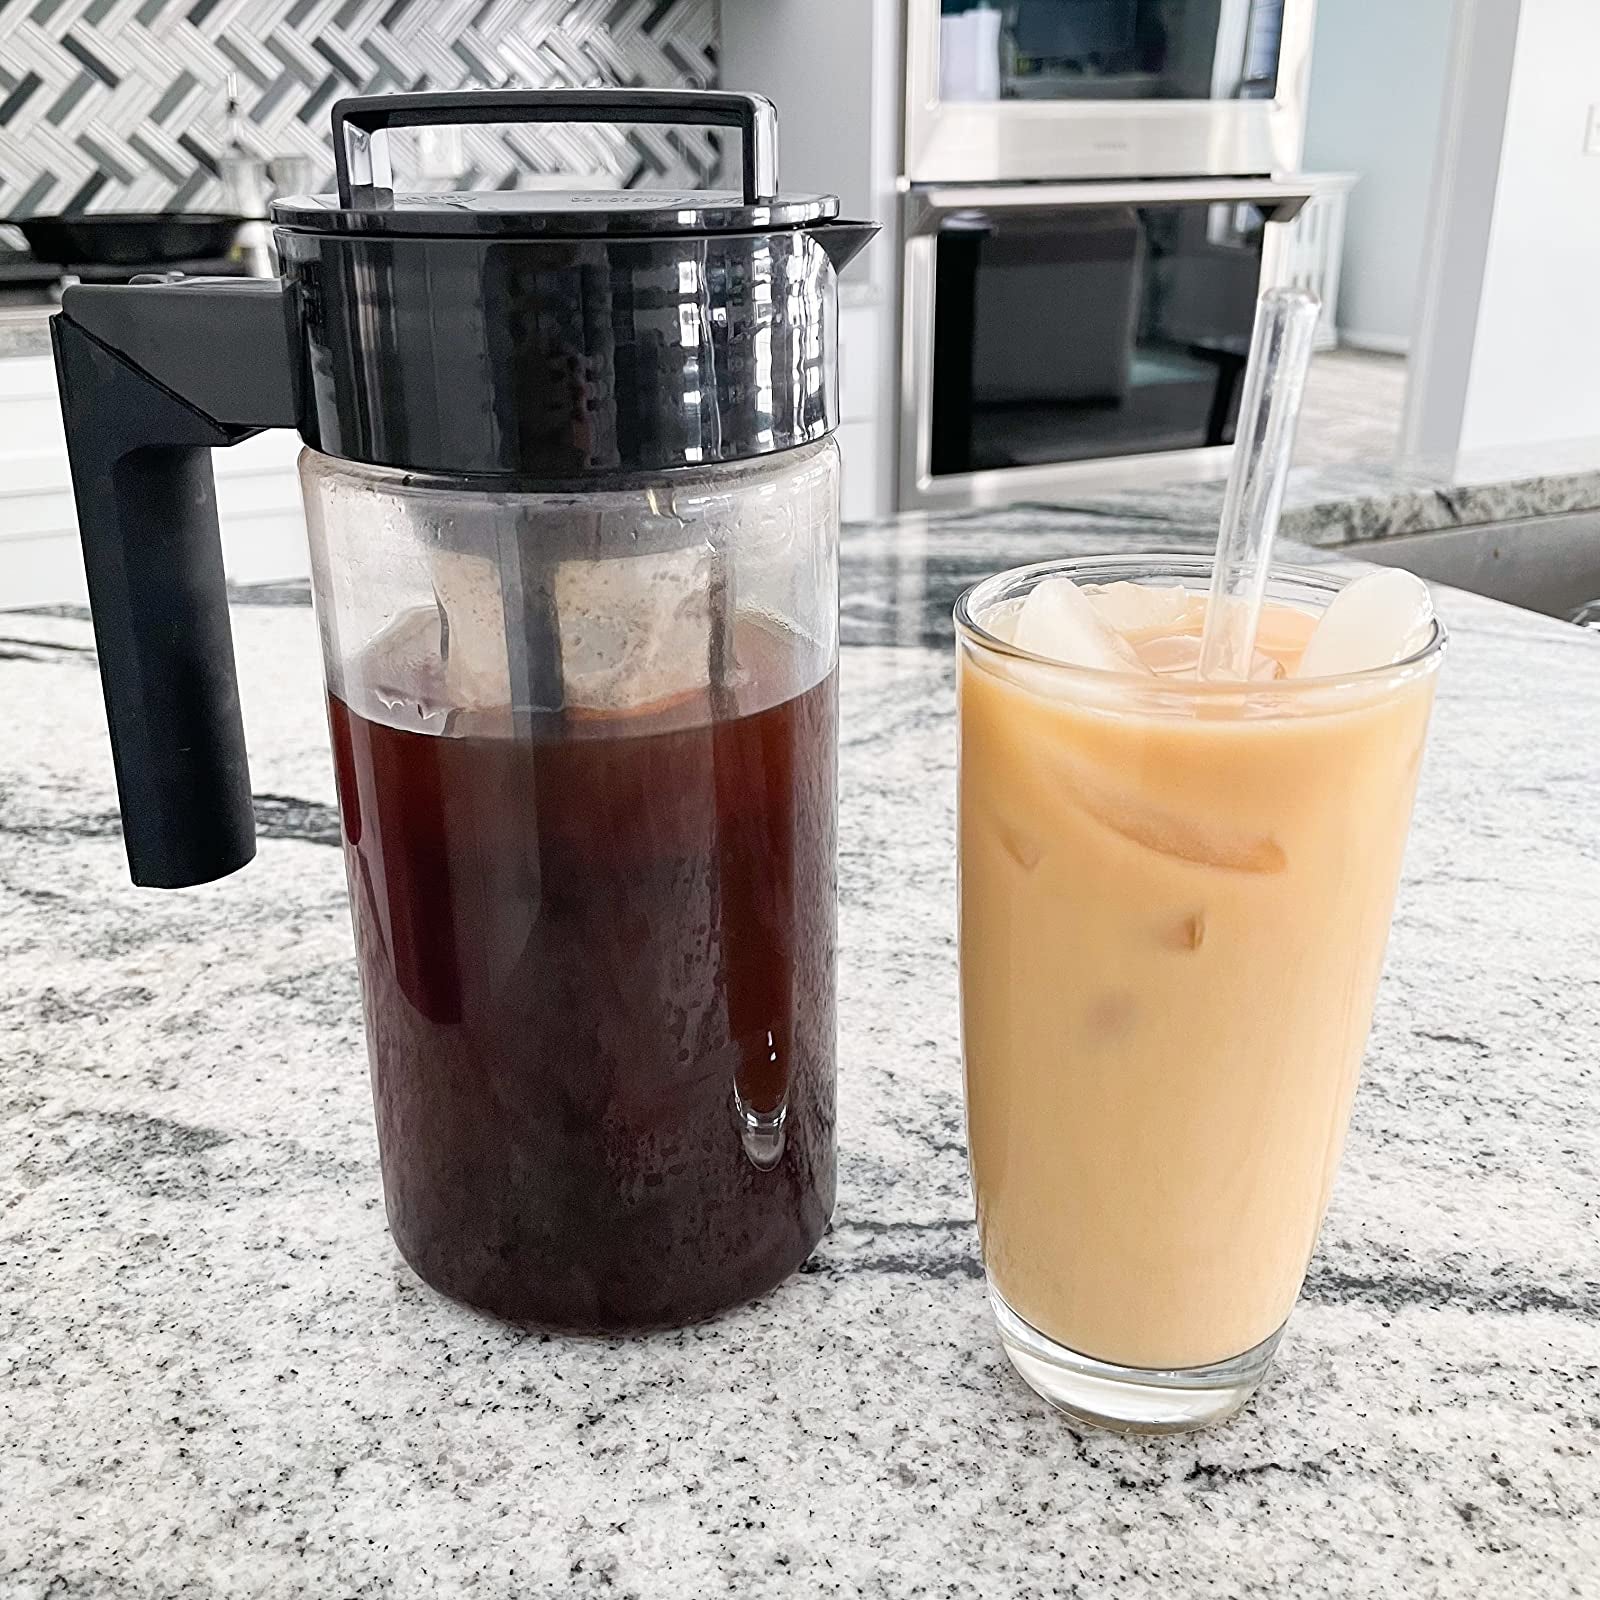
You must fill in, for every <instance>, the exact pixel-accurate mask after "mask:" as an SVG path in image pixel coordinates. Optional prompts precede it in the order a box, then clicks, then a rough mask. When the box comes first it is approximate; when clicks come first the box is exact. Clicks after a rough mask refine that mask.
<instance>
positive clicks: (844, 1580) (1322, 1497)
mask: <svg viewBox="0 0 1600 1600" xmlns="http://www.w3.org/2000/svg"><path fill="white" fill-rule="evenodd" d="M1182 537H1183V536H1182V535H1181V534H1178V533H1174V532H1173V531H1172V530H1170V529H1163V528H1153V527H1152V525H1151V522H1150V521H1149V520H1148V519H1145V520H1137V519H1135V520H1131V521H1129V522H1127V523H1119V522H1118V521H1117V520H1116V519H1115V518H1111V517H1100V518H1097V519H1088V520H1086V519H1083V518H1079V517H1074V516H1072V515H1069V514H1049V513H1043V512H1039V513H1012V514H999V515H987V516H975V517H966V518H955V519H943V520H929V519H908V520H907V521H905V522H903V523H901V524H896V525H886V526H883V527H878V528H873V529H865V530H860V531H857V532H855V533H853V534H851V535H849V536H848V537H847V540H846V559H845V577H844V592H845V605H844V640H845V648H844V659H843V670H842V684H843V722H842V755H843V771H842V797H841V861H840V868H841V872H840V880H841V881H840V931H841V945H840V969H839V970H840V986H841V987H840V997H841V1038H840V1074H839V1079H840V1123H839V1132H840V1142H841V1152H840V1191H839V1204H838V1211H837V1214H836V1216H835V1219H834V1224H833V1227H832V1230H831V1232H830V1233H829V1234H828V1236H827V1237H826V1238H825V1240H824V1241H823V1243H822V1245H821V1247H820V1249H819V1250H818V1252H817V1254H816V1256H815V1257H814V1258H813V1260H812V1261H811V1262H810V1263H809V1264H808V1266H807V1267H806V1268H805V1270H803V1271H802V1272H801V1273H800V1274H798V1275H797V1276H795V1277H794V1278H793V1279H791V1280H790V1281H789V1282H788V1283H787V1284H785V1285H784V1286H783V1287H782V1288H780V1289H779V1290H777V1291H775V1292H774V1293H773V1294H771V1295H769V1296H768V1297H766V1298H765V1299H764V1300H762V1301H760V1302H759V1303H757V1304H754V1305H751V1306H748V1307H746V1308H744V1309H742V1310H739V1311H736V1312H733V1313H731V1314H729V1315H727V1316H725V1317H723V1318H721V1319H720V1320H718V1321H716V1322H713V1323H711V1324H708V1325H705V1326H701V1327H697V1328H693V1329H689V1330H687V1331H684V1332H680V1333H673V1334H666V1335H660V1336H655V1337H651V1338H647V1339H636V1340H616V1341H613V1340H578V1339H550V1338H540V1337H529V1336H524V1335H520V1334H518V1333H515V1332H512V1331H509V1330H507V1329H506V1328H503V1327H501V1326H499V1325H497V1324H495V1323H493V1322H490V1321H488V1320H485V1319H483V1318H481V1317H478V1316H475V1315H472V1314H470V1313H468V1312H466V1311H463V1310H461V1309H459V1308H458V1307H456V1306H454V1305H452V1304H449V1303H447V1302H446V1301H444V1300H441V1299H440V1298H438V1297H437V1296H435V1295H434V1294H432V1293H431V1292H429V1291H428V1290H426V1289H424V1288H423V1287H422V1286H421V1285H420V1284H419V1283H418V1282H417V1280H416V1279H415V1278H414V1277H413V1276H412V1275H411V1274H410V1272H409V1271H408V1270H407V1269H406V1268H405V1267H404V1266H403V1265H402V1264H401V1263H400V1261H399V1259H398V1257H397V1256H396V1254H395V1252H394V1250H393V1248H392V1246H391V1245H390V1243H389V1241H388V1238H387V1236H386V1234H385V1231H384V1222H383V1210H382V1204H381V1201H380V1198H379V1186H378V1170H377V1160H376V1153H375V1148H374V1140H373V1129H372V1112H371V1104H370V1100H369V1096H368V1090H367V1075H366V1064H365V1059H364V1053H363V1046H362V1037H361V1021H360V1010H359V1004H358V999H357V993H356V981H355V973H354V970H353V966H352V960H351V939H350V929H349V922H348V916H347V911H346V906H345V890H344V877H343V871H342V867H341V864H340V857H339V852H338V850H337V848H334V846H335V845H336V841H337V819H336V816H335V813H334V811H333V809H332V804H331V802H332V798H333V784H332V776H331V771H330V762H329V757H328V752H327V748H326V742H325V739H326V735H325V729H324V721H323V711H322V704H321V697H320V680H319V666H318V651H317V640H316V630H315V627H314V624H313V620H312V616H311V613H310V611H309V610H308V609H306V606H305V596H304V593H303V591H302V590H300V589H299V588H298V587H295V586H284V587H279V588H275V589H265V590H259V591H254V592H250V593H248V594H245V595H242V596H241V597H240V603H239V605H238V606H237V608H236V611H235V615H234V628H235V636H236V640H237V646H238V656H239V668H240V682H241V685H242V693H243V700H244V707H245V715H246V722H247V725H248V731H249V737H250V747H251V755H252V762H253V771H254V781H255V786H256V789H257V805H258V809H259V814H260V819H261V833H262V841H261V849H260V855H259V858H258V859H257V861H256V862H255V863H254V864H253V865H252V866H251V867H250V868H248V869H247V870H246V871H244V872H243V873H241V874H239V875H237V876H235V877H233V878H230V879H228V880H226V881H224V882H222V883H218V884H214V885H211V886H209V887H207V888H204V889H199V890H194V891H191V892H188V893H184V894H181V895H179V894H160V893H155V892H150V891H140V890H135V889H133V888H132V887H130V885H129V884H128V882H127V880H126V877H125V875H124V871H123V861H122V851H121V846H120V842H119V840H118V837H117V829H116V821H115V816H114V811H113V804H114V802H113V795H112V788H111V774H110V762H109V760H108V756H107V750H106V746H105V739H104V728H103V723H102V717H101V711H100V696H99V687H98V683H97V679H96V673H95V671H94V666H93V654H92V639H91V635H90V630H89V627H88V624H87V622H86V621H85V620H84V619H83V618H82V616H81V614H79V613H75V612H72V611H71V610H65V611H62V610H58V611H56V612H54V613H43V612H34V613H11V614H9V615H6V616H4V617H0V636H3V637H0V684H3V685H4V687H5V692H6V700H7V705H8V719H7V720H8V731H7V737H6V739H5V740H4V742H3V744H0V896H3V904H4V911H3V915H0V957H3V961H4V971H5V974H6V982H5V984H4V986H3V988H0V1016H3V1037H4V1039H5V1046H4V1051H3V1055H0V1419H3V1426H0V1504H3V1505H4V1508H5V1514H4V1516H3V1518H0V1594H4V1595H5V1596H7V1597H8V1600H10V1597H17V1600H43V1597H45V1596H50V1597H55V1596H62V1597H68V1596H112V1595H115V1596H118V1597H123V1600H132V1597H142V1596H151V1597H156V1596H159V1597H161V1600H183V1597H194V1600H199V1597H207V1600H209V1597H213V1596H219V1595H227V1596H230V1597H232V1596H273V1597H275V1600H281V1597H285V1596H298V1595H306V1596H318V1597H335V1596H361V1597H366V1596H380V1595H381V1596H396V1597H407V1596H436V1595H457V1594H474V1595H485V1596H512V1595H517V1596H524V1595H535V1594H537V1595H561V1596H600V1595H606V1596H618V1597H621V1596H639V1597H646V1596H656V1595H662V1596H672V1597H677V1600H686V1597H695V1600H698V1597H702V1596H721V1595H729V1596H732V1595H739V1596H768V1595H771V1596H779V1595H782V1596H788V1595H795V1596H807V1597H810V1596H853V1595H864V1596H879V1597H899V1596H942V1597H965V1596H977V1595H980V1594H1017V1595H1023V1594H1026V1595H1029V1596H1033V1595H1039V1596H1062V1597H1065V1596H1091V1595H1100V1594H1116V1595H1118V1596H1120V1597H1126V1600H1141V1597H1149V1600H1156V1597H1160V1600H1172V1597H1176V1596H1187V1595H1209V1596H1234V1597H1238V1596H1267V1595H1283V1594H1294V1595H1297V1596H1301V1597H1319V1596H1336V1595H1337V1596H1343V1595H1351V1594H1359V1595H1364V1596H1390V1597H1395V1600H1399V1597H1407V1600H1419V1597H1430V1596H1441V1597H1442V1596H1450V1597H1455V1596H1461V1595H1483V1596H1494V1597H1497V1600H1498V1597H1506V1596H1512V1595H1539V1596H1541V1597H1545V1600H1553V1597H1559V1596H1582V1595H1588V1596H1593V1595H1595V1594H1596V1593H1597V1592H1600V1402H1597V1399H1596V1394H1597V1390H1600V1281H1597V1279H1600V1267H1597V1250H1596V1246H1597V1243H1600V1227H1597V1207H1600V1132H1597V1129H1600V1119H1597V1117H1596V1115H1595V1110H1596V1091H1597V1078H1596V1068H1595V1063H1596V1061H1597V1060H1600V920H1597V918H1596V914H1595V907H1596V905H1597V904H1600V852H1597V848H1596V844H1595V830H1594V817H1595V796H1596V795H1597V794H1600V746H1597V744H1596V741H1595V739H1594V729H1595V727H1596V726H1597V725H1600V640H1596V639H1595V638H1594V637H1593V636H1592V635H1588V634H1585V633H1584V632H1582V631H1580V630H1578V629H1575V628H1570V627H1566V626H1564V625H1562V624H1559V623H1556V622H1552V621H1548V620H1545V619H1543V618H1538V617H1534V616H1531V615H1528V614H1525V613H1521V612H1517V611H1512V610H1509V609H1507V608H1505V607H1503V606H1499V605H1497V604H1495V603H1493V602H1490V601H1485V600H1480V599H1477V598H1474V597H1471V596H1465V595H1459V594H1453V593H1451V594H1446V595H1445V596H1444V597H1443V609H1444V612H1445V615H1446V616H1447V618H1448V620H1449V622H1450V624H1451V626H1452V629H1453V631H1454V635H1455V637H1454V641H1453V644H1452V647H1451V651H1450V655H1449V657H1448V659H1447V660H1446V663H1445V667H1444V673H1443V678H1442V682H1441V685H1440V690H1439V700H1438V711H1437V716H1436V719H1435V725H1434V730H1433V737H1432V745H1431V752H1430V754H1429V757H1428V761H1427V765H1426V768H1425V771H1424V775H1423V779H1422V791H1421V797H1420V800H1419V804H1418V814H1417V821H1416V826H1415V830H1414V834H1413V837H1412V841H1411V847H1410V852H1409V855H1408V857H1407V865H1406V873H1405V883H1404V887H1403V889H1402V892H1401V896H1400V905H1399V911H1398V915H1397V918H1396V922H1395V928H1394V935H1393V940H1392V945H1391V951H1390V959H1389V964H1388V971H1387V976H1386V977H1385V980H1384V984H1383V989H1382V993H1381V996H1380V999H1379V1002H1378V1007H1377V1017H1376V1022H1375V1025H1374V1029H1373V1034H1372V1041H1371V1047H1370V1050H1369V1054H1368V1066H1367V1075H1366V1081H1365V1084H1364V1086H1363V1089H1362V1092H1361V1096H1360V1099H1359V1101H1358V1104H1357V1108H1356V1113H1355V1122H1354V1127H1353V1130H1352V1134H1351V1138H1350V1146H1349V1151H1348V1155H1347V1157H1346V1159H1345V1163H1344V1168H1343V1173H1342V1176H1341V1178H1340V1181H1339V1184H1338V1188H1337V1191H1336V1193H1335V1196H1334V1200H1333V1206H1332V1211H1331V1213H1330V1215H1329V1218H1328V1222H1327V1226H1326V1227H1325V1229H1324V1231H1323V1237H1322V1242H1321V1246H1320V1249H1319V1251H1318V1253H1317V1257H1316V1260H1315V1261H1314V1263H1313V1265H1312V1268H1311V1274H1310V1278H1309V1281H1308V1283H1307V1286H1306V1292H1305V1296H1304V1299H1303V1302H1302V1304H1301V1306H1300V1308H1299V1310H1298V1312H1297V1313H1296V1315H1295V1317H1294V1319H1293V1320H1292V1321H1291V1323H1290V1328H1289V1333H1288V1336H1287V1338H1286V1340H1285V1342H1284V1345H1283V1348H1282V1350H1281V1352H1280V1354H1279V1357H1278V1360H1277V1364H1276V1368H1275V1371H1274V1373H1273V1375H1272V1376H1271V1377H1269V1379H1268V1381H1267V1383H1266V1385H1265V1387H1264V1389H1263V1390H1262V1392H1261V1393H1260V1395H1259V1396H1258V1397H1257V1398H1256V1400H1255V1401H1254V1403H1253V1404H1252V1405H1251V1406H1250V1408H1249V1410H1248V1411H1247V1412H1246V1413H1245V1414H1244V1415H1243V1416H1242V1417H1241V1418H1240V1419H1239V1420H1238V1421H1236V1422H1234V1423H1233V1424H1231V1425H1229V1426H1228V1427H1226V1428H1224V1429H1222V1430H1220V1431H1217V1432H1214V1433H1211V1434H1206V1435H1201V1436H1197V1437H1187V1438H1178V1439H1171V1440H1164V1441H1140V1440H1126V1439H1119V1438H1115V1437H1111V1436H1109V1435H1105V1434H1098V1433H1091V1432H1079V1431H1076V1430H1074V1429H1073V1428H1071V1427H1069V1426H1068V1425H1067V1424H1066V1423H1065V1422H1064V1421H1063V1420H1062V1419H1061V1418H1060V1417H1059V1416H1057V1415H1055V1414H1054V1413H1052V1412H1050V1411H1049V1410H1048V1409H1046V1407H1045V1406H1044V1405H1043V1403H1042V1402H1040V1401H1038V1400H1037V1399H1036V1398H1035V1397H1034V1396H1033V1395H1032V1394H1031V1393H1030V1391H1028V1390H1027V1389H1026V1388H1025V1387H1024V1386H1023V1385H1022V1383H1021V1382H1020V1381H1019V1380H1018V1379H1017V1378H1016V1377H1015V1376H1014V1375H1013V1374H1012V1373H1011V1371H1010V1370H1009V1368H1008V1367H1007V1365H1006V1363H1005V1361H1004V1358H1003V1357H1002V1355H1001V1353H1000V1350H999V1348H998V1346H997V1344H996V1342H995V1339H994V1336H993V1334H992V1332H991V1329H990V1326H989V1321H988V1312H987V1308H986V1306H985V1303H984V1296H983V1290H982V1282H981V1277H980V1269H979V1265H978V1261H977V1255H976V1249H975V1243H974V1236H973V1228H972V1212H971V1203H970V1199H969V1196H968V1189H967V1180H966V1172H965V1157H964V1149H963V1140H962V1120H961V1091H960V1068H959V1059H958V1051H957V1026H956V972H955V947H954V926H953V924H954V857H953V845H952V822H953V798H954V796H953V782H952V759H953V753H954V711H953V701H952V660H951V650H950V640H949V626H948V620H947V619H948V613H949V605H950V602H951V600H952V598H953V596H954V594H955V592H956V590H957V588H958V587H960V586H961V585H963V584H964V583H965V582H967V581H968V580H969V579H971V578H972V577H974V576H976V575H978V574H980V573H983V572H986V571H991V570H993V569H995V568H998V567H1001V566H1004V565H1008V564H1011V563H1014V562H1017V561H1020V560H1025V559H1034V558H1038V557H1040V556H1042V555H1045V554H1049V553H1062V552H1073V551H1082V550H1088V549H1095V548H1100V549H1104V548H1114V547H1125V548H1139V547H1145V548H1148V547H1150V546H1151V545H1160V546H1165V545H1171V544H1173V543H1175V542H1182Z"/></svg>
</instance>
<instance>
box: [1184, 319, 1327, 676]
mask: <svg viewBox="0 0 1600 1600" xmlns="http://www.w3.org/2000/svg"><path fill="white" fill-rule="evenodd" d="M1321 308H1322V303H1321V301H1319V300H1318V299H1317V297H1316V296H1315V295H1314V294H1311V293H1309V292H1308V291H1306V290H1304V289H1269V290H1268V291H1267V292H1266V293H1265V294H1264V295H1262V297H1261V299H1260V300H1259V301H1258V302H1257V304H1256V325H1255V331H1254V332H1253V333H1252V334H1251V336H1250V360H1249V363H1248V365H1247V366H1246V368H1245V378H1244V399H1243V400H1242V401H1241V403H1240V406H1239V426H1238V429H1237V431H1236V433H1235V443H1234V447H1233V470H1232V471H1231V472H1230V473H1229V474H1228V488H1227V492H1226V493H1225V494H1224V495H1223V498H1222V525H1221V527H1220V528H1219V529H1218V531H1217V557H1216V562H1215V564H1214V565H1213V567H1212V569H1211V603H1210V604H1209V605H1208V606H1207V607H1206V626H1205V633H1204V635H1203V636H1202V638H1201V642H1200V676H1201V677H1202V678H1218V679H1230V678H1231V679H1239V680H1241V681H1242V680H1244V679H1246V678H1248V677H1249V676H1250V662H1251V658H1252V656H1253V655H1254V653H1255V647H1256V625H1257V624H1258V623H1259V622H1260V620H1261V597H1262V595H1263V594H1264V593H1265V591H1266V587H1267V570H1268V568H1269V567H1270V566H1271V565H1272V541H1273V537H1274V536H1275V535H1276V533H1277V531H1278V513H1279V512H1280V511H1281V510H1282V509H1283V490H1284V485H1285V483H1286V482H1287V480H1288V476H1289V456H1290V453H1291V452H1292V451H1293V449H1294V430H1295V424H1296V423H1297V422H1298V421H1299V420H1300V400H1301V396H1302V395H1303V394H1304V393H1305V387H1306V371H1307V369H1308V368H1309V367H1310V365H1311V341H1312V338H1313V336H1314V335H1315V333H1316V329H1317V314H1318V312H1319V311H1320V310H1321Z"/></svg>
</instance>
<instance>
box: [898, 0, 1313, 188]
mask: <svg viewBox="0 0 1600 1600" xmlns="http://www.w3.org/2000/svg"><path fill="white" fill-rule="evenodd" d="M1313 6H1314V0H1004V4H998V3H996V0H907V6H906V80H905V86H906V104H905V175H906V177H907V178H908V179H909V180H910V181H911V182H913V183H1009V182H1016V181H1020V180H1023V179H1034V178H1049V179H1066V178H1122V177H1158V178H1159V177H1189V176H1199V175H1229V174H1231V175H1234V176H1237V175H1239V174H1242V173H1257V174H1259V173H1282V172H1293V171H1295V170H1296V169H1297V168H1298V167H1299V165H1300V145H1301V129H1302V127H1303V125H1304V113H1305V91H1306V80H1307V74H1308V69H1309V63H1310V54H1311V29H1312V20H1313Z"/></svg>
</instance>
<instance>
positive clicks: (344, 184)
mask: <svg viewBox="0 0 1600 1600" xmlns="http://www.w3.org/2000/svg"><path fill="white" fill-rule="evenodd" d="M486 122H665V123H672V124H675V125H677V126H680V127H689V126H695V127H711V128H737V129H738V130H739V132H740V137H741V150H742V154H743V168H744V203H745V204H746V205H747V206H754V205H760V204H761V203H762V202H763V201H766V200H771V199H773V198H774V197H775V196H776V195H777V192H778V114H777V112H776V111H775V110H773V107H772V102H771V101H770V100H768V99H766V98H765V97H764V96H762V95H759V94H735V93H733V92H732V91H730V90H726V89H469V90H461V91H456V92H454V93H450V94H375V95H362V96H357V97H356V98H353V99H349V100H340V101H338V102H337V103H336V104H335V106H334V108H333V170H334V176H335V177H336V179H337V180H338V185H339V204H340V205H341V206H344V207H345V208H346V209H348V208H349V207H351V206H356V205H363V204H364V205H376V206H383V205H385V204H387V203H388V200H389V199H390V198H391V197H392V194H393V190H394V177H393V174H392V172H391V170H390V167H389V149H388V141H387V140H386V139H384V138H383V137H382V135H383V134H384V132H385V131H386V130H387V129H389V128H428V127H436V126H440V127H454V126H457V125H466V124H482V123H486Z"/></svg>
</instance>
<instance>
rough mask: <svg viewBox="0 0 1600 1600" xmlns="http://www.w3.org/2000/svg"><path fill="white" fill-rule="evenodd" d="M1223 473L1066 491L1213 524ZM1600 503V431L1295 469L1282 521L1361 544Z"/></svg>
mask: <svg viewBox="0 0 1600 1600" xmlns="http://www.w3.org/2000/svg"><path fill="white" fill-rule="evenodd" d="M1223 483H1224V480H1223V479H1221V478H1207V479H1204V480H1202V481H1200V482H1197V483H1177V484H1162V485H1158V486H1156V487H1153V488H1149V489H1124V490H1116V491H1114V492H1108V493H1105V494H1099V495H1074V496H1069V497H1067V502H1066V508H1067V509H1071V510H1076V511H1082V512H1085V513H1090V514H1094V513H1104V514H1109V515H1113V516H1124V517H1153V518H1155V519H1157V520H1159V521H1163V522H1181V523H1186V524H1194V525H1196V526H1201V525H1203V526H1208V527H1212V528H1215V527H1216V525H1217V520H1218V515H1219V513H1220V512H1221V510H1222V491H1223ZM1597 509H1600V438H1582V439H1562V440H1557V441H1551V442H1546V443H1539V444H1522V445H1506V446H1497V447H1495V448H1494V449H1485V450H1470V451H1466V452H1463V453H1462V454H1461V455H1460V456H1458V457H1456V458H1455V459H1454V460H1453V461H1450V462H1428V461H1398V460H1393V461H1348V462H1340V463H1336V464H1331V465H1327V466H1312V467H1296V468H1294V469H1293V470H1292V471H1291V472H1290V474H1289V485H1288V489H1287V491H1286V493H1285V495H1284V503H1283V518H1282V521H1281V523H1280V527H1281V529H1282V532H1283V534H1284V536H1285V537H1286V538H1290V539H1298V540H1299V541H1300V542H1301V543H1303V544H1309V545H1343V544H1362V543H1365V542H1367V541H1370V540H1373V539H1389V538H1394V537H1396V536H1397V535H1402V534H1408V533H1434V532H1438V531H1440V530H1443V529H1447V528H1468V527H1476V526H1479V525H1481V524H1483V523H1488V522H1495V523H1498V522H1518V521H1521V520H1523V519H1526V518H1530V517H1551V516H1560V515H1563V514H1565V513H1567V512H1571V511H1594V510H1597Z"/></svg>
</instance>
